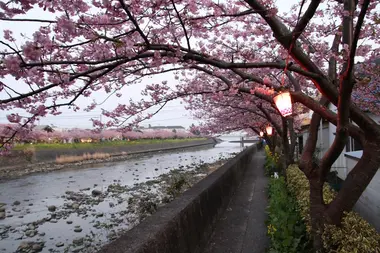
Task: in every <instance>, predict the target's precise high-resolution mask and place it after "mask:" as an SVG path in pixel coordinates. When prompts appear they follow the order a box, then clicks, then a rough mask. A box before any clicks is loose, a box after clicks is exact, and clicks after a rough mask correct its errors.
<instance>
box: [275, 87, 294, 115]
mask: <svg viewBox="0 0 380 253" xmlns="http://www.w3.org/2000/svg"><path fill="white" fill-rule="evenodd" d="M273 101H274V103H275V104H276V107H277V109H278V110H279V111H280V113H281V115H282V116H283V117H286V116H289V115H291V114H292V113H293V110H292V99H291V97H290V93H289V91H285V92H281V93H280V94H278V95H277V96H275V97H274V98H273Z"/></svg>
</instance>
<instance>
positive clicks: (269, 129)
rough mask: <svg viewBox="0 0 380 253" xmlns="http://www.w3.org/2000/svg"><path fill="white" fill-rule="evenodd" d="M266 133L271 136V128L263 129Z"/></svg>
mask: <svg viewBox="0 0 380 253" xmlns="http://www.w3.org/2000/svg"><path fill="white" fill-rule="evenodd" d="M265 130H266V132H267V135H269V136H271V135H272V133H273V128H272V127H271V126H267V127H266V128H265Z"/></svg>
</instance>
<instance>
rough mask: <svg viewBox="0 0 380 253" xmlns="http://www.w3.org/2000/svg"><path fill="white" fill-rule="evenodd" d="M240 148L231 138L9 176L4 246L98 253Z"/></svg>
mask: <svg viewBox="0 0 380 253" xmlns="http://www.w3.org/2000/svg"><path fill="white" fill-rule="evenodd" d="M240 150H241V149H240V147H239V146H238V145H231V144H229V143H227V142H225V143H222V144H220V145H217V146H216V147H215V148H207V147H206V146H201V147H198V148H193V150H189V149H186V150H185V151H182V150H176V151H174V152H162V153H161V152H160V153H153V154H151V155H144V156H142V157H139V158H132V159H129V160H126V161H123V162H118V163H109V164H104V165H92V166H88V168H87V169H81V170H76V169H67V170H60V171H55V172H51V173H39V174H35V175H30V176H26V177H22V178H19V179H15V180H9V181H6V182H4V183H2V184H1V185H0V186H1V187H2V189H4V190H3V191H2V192H1V193H0V202H2V203H4V204H6V205H5V206H3V207H2V208H4V210H5V212H3V213H4V214H5V215H6V217H5V218H4V219H3V220H2V221H1V223H2V225H1V226H0V235H1V237H2V245H1V246H0V251H1V250H3V251H4V252H16V251H17V249H18V251H17V252H29V253H30V252H40V250H41V252H43V253H48V252H62V253H63V252H91V253H92V252H96V249H98V248H99V247H101V246H102V245H104V244H106V243H108V242H109V241H112V240H114V239H115V238H117V237H118V235H120V233H122V232H123V231H125V230H129V229H130V228H132V227H133V226H135V225H136V224H138V223H139V222H140V221H141V220H143V219H145V217H147V216H150V215H151V214H152V213H154V212H155V210H156V209H157V208H158V207H159V206H162V205H165V204H166V203H168V202H170V201H171V200H173V199H174V198H176V196H178V195H180V194H181V193H182V192H183V191H185V190H186V189H188V188H190V187H191V186H192V185H193V184H194V183H196V182H198V181H199V180H201V179H202V178H204V177H206V176H207V175H208V174H209V173H211V172H212V171H213V170H215V169H216V168H218V167H219V166H220V165H221V164H222V163H224V161H225V159H226V158H230V157H231V156H233V155H234V154H236V152H239V151H240ZM215 162H217V163H215ZM0 205H1V204H0ZM31 249H33V250H31Z"/></svg>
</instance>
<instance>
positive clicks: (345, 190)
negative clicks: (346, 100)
mask: <svg viewBox="0 0 380 253" xmlns="http://www.w3.org/2000/svg"><path fill="white" fill-rule="evenodd" d="M368 138H370V137H369V136H367V141H366V143H365V145H364V150H363V155H362V157H361V158H360V160H359V161H358V163H357V164H356V165H355V167H354V168H353V169H352V170H351V171H350V173H348V175H347V178H346V179H345V181H344V183H343V185H342V188H341V189H340V191H339V193H338V195H337V196H336V197H335V199H334V200H333V201H332V202H331V203H330V205H329V206H328V207H327V210H326V218H327V219H328V222H329V223H331V224H335V225H339V224H340V222H341V219H342V217H343V213H344V211H351V210H352V208H353V207H354V205H355V204H356V202H357V201H358V200H359V198H360V196H361V195H362V193H363V192H364V190H365V189H366V188H367V186H368V184H369V183H370V182H371V180H372V178H373V177H374V176H375V174H376V173H377V171H378V170H379V168H380V139H379V138H373V137H372V138H371V140H368Z"/></svg>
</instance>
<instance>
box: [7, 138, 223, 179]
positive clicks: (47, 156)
mask: <svg viewBox="0 0 380 253" xmlns="http://www.w3.org/2000/svg"><path fill="white" fill-rule="evenodd" d="M216 143H218V140H216V139H213V138H210V139H195V140H194V139H193V140H188V141H177V142H174V141H168V142H164V141H162V142H155V143H146V144H135V145H128V146H120V147H119V148H118V149H114V148H115V147H114V146H112V147H111V148H112V149H107V148H109V147H103V148H98V149H93V148H91V149H89V148H80V149H79V148H78V149H66V148H64V149H51V150H46V149H41V150H38V151H36V153H35V154H34V156H35V157H34V159H33V160H32V161H30V162H28V163H26V162H24V161H23V162H19V159H14V157H13V158H10V159H9V160H7V158H4V157H0V163H1V164H2V166H1V168H0V181H3V180H9V179H13V178H17V177H21V176H25V175H29V174H33V173H41V172H50V171H55V170H62V169H66V168H76V169H80V168H85V167H87V166H88V165H91V164H98V163H107V162H117V161H124V160H128V159H131V158H135V157H138V156H142V155H147V154H152V153H157V152H170V151H173V150H185V149H191V148H197V147H200V146H212V145H215V144H216ZM107 151H108V152H107ZM98 152H102V153H103V154H108V155H107V156H103V157H102V158H99V159H90V160H83V161H74V162H68V163H57V157H61V156H65V155H66V156H67V155H71V156H82V155H83V154H96V153H98ZM36 157H40V158H39V159H38V160H45V161H42V162H37V161H36V160H37V158H36ZM53 158H54V159H53ZM58 161H59V160H58Z"/></svg>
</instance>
